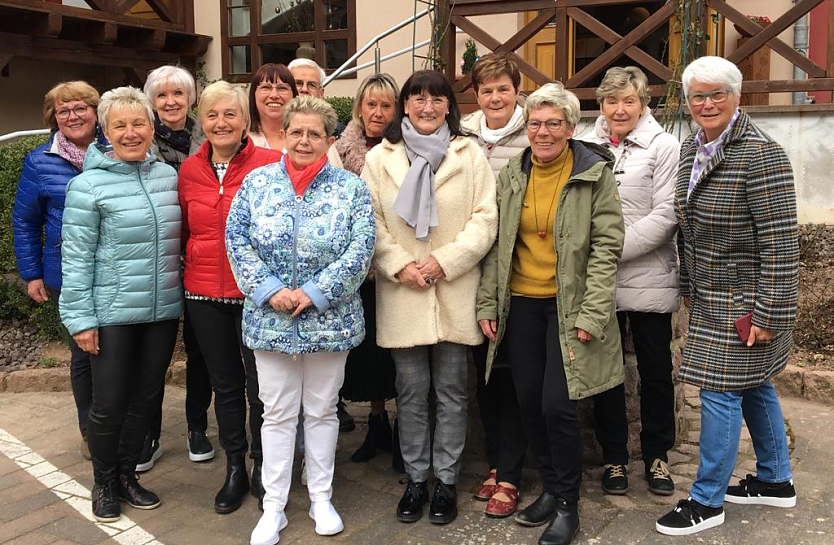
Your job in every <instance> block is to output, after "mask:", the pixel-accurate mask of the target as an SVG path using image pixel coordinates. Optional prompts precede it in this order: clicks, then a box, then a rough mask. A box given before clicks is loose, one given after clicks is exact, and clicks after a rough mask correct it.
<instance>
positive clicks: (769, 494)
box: [724, 473, 796, 507]
mask: <svg viewBox="0 0 834 545" xmlns="http://www.w3.org/2000/svg"><path fill="white" fill-rule="evenodd" d="M724 501H728V502H730V503H740V504H743V505H769V506H771V507H794V506H795V505H796V489H795V488H794V487H793V480H790V481H785V482H783V483H766V482H764V481H760V480H759V479H757V478H756V477H754V476H753V475H750V474H749V473H748V474H747V477H745V478H743V479H741V480H740V481H739V482H738V485H737V486H728V487H727V492H726V493H725V495H724Z"/></svg>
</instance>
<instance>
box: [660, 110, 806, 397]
mask: <svg viewBox="0 0 834 545" xmlns="http://www.w3.org/2000/svg"><path fill="white" fill-rule="evenodd" d="M696 151H697V144H696V143H695V135H694V134H693V135H691V136H690V137H689V138H688V139H687V140H686V141H685V142H684V144H683V146H682V148H681V163H680V170H679V171H678V180H677V187H676V191H675V212H676V215H677V218H678V223H679V224H680V232H679V233H678V246H679V254H680V258H681V295H683V296H690V297H691V298H692V304H691V307H690V318H689V337H688V339H687V342H686V346H685V347H684V352H683V361H682V363H681V368H680V373H679V374H678V379H680V380H681V381H683V382H687V383H689V384H694V385H696V386H698V387H700V388H704V389H707V390H714V391H719V392H725V391H739V390H744V389H747V388H753V387H756V386H759V385H761V384H762V383H764V382H766V381H767V380H769V379H770V378H771V377H773V376H774V375H776V374H777V373H779V372H780V371H782V370H783V369H784V368H785V365H786V363H787V360H788V352H789V350H790V346H791V336H792V332H793V327H794V321H795V319H796V305H797V291H798V278H799V238H798V236H799V235H798V227H797V221H796V197H795V193H794V184H793V171H792V169H791V164H790V162H789V160H788V157H787V155H786V154H785V152H784V150H783V149H782V147H781V146H780V145H779V144H777V143H776V142H774V141H773V140H772V139H771V138H770V137H769V136H767V135H766V134H765V133H764V132H762V131H761V129H759V128H758V127H756V125H754V124H753V122H752V121H751V120H750V117H749V116H748V115H747V114H746V113H744V112H743V111H742V112H741V114H740V115H739V117H738V119H737V120H736V123H735V125H734V126H733V128H732V129H731V131H730V134H729V135H728V138H727V140H726V142H725V143H724V146H723V148H722V149H720V150H719V151H718V152H717V153H716V154H715V156H713V158H712V159H711V161H710V163H709V164H708V165H707V168H706V169H705V170H704V173H703V174H702V175H701V177H700V178H699V179H698V182H697V184H696V185H695V187H694V189H693V190H692V193H691V194H690V195H689V197H688V198H687V189H688V187H689V177H690V174H691V172H692V166H693V162H694V160H695V153H696ZM751 311H752V312H753V324H754V325H756V326H759V327H762V328H764V329H769V330H773V331H774V332H775V333H776V335H775V336H774V337H773V339H772V340H770V341H768V342H757V343H756V344H755V345H754V346H752V347H747V345H746V343H743V342H742V341H741V340H740V339H739V336H738V333H737V332H736V330H735V326H734V321H735V320H736V319H738V318H740V317H742V316H744V315H745V314H747V313H749V312H751Z"/></svg>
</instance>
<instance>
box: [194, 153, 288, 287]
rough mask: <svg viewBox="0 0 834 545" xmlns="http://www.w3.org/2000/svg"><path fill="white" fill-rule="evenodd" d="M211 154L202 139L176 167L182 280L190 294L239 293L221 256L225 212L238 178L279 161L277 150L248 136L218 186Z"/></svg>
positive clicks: (230, 203)
mask: <svg viewBox="0 0 834 545" xmlns="http://www.w3.org/2000/svg"><path fill="white" fill-rule="evenodd" d="M210 159H211V144H210V143H209V142H208V141H206V142H205V143H204V144H203V145H202V146H200V149H199V150H198V151H197V153H196V154H195V155H192V156H191V157H189V158H188V159H186V160H185V161H184V162H183V163H182V166H181V167H180V176H179V196H180V208H181V209H182V227H183V229H182V236H183V241H184V244H185V271H184V272H183V284H184V285H185V289H186V290H187V291H188V292H189V293H193V294H195V295H203V296H205V297H228V298H242V297H243V294H242V293H240V290H239V289H238V288H237V284H236V283H235V277H234V276H233V275H232V269H231V267H230V266H229V259H228V258H227V257H226V239H225V237H226V216H228V215H229V208H230V207H231V205H232V199H233V198H234V196H235V194H236V193H237V190H238V189H239V188H240V184H241V182H243V178H244V177H245V176H246V175H247V174H249V173H250V172H252V171H253V170H255V169H256V168H258V167H262V166H264V165H268V164H269V163H276V162H278V161H280V160H281V152H280V151H272V150H268V149H264V148H259V147H257V146H255V144H254V143H253V142H252V140H251V139H249V138H247V139H246V145H245V146H244V147H243V149H241V150H240V152H238V154H237V155H235V156H234V158H233V159H232V161H231V162H230V163H229V167H228V169H227V170H226V175H225V176H224V177H223V184H222V185H221V184H220V183H219V182H218V181H217V176H216V175H215V174H214V169H213V168H212V167H211V163H210Z"/></svg>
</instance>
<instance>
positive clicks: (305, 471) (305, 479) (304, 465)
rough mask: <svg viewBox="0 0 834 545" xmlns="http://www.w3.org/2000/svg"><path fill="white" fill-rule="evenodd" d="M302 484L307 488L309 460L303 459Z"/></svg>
mask: <svg viewBox="0 0 834 545" xmlns="http://www.w3.org/2000/svg"><path fill="white" fill-rule="evenodd" d="M301 484H303V485H304V486H307V459H306V458H303V457H302V458H301Z"/></svg>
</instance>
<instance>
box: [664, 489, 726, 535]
mask: <svg viewBox="0 0 834 545" xmlns="http://www.w3.org/2000/svg"><path fill="white" fill-rule="evenodd" d="M721 524H724V508H723V507H707V506H706V505H701V504H700V503H698V502H697V501H695V500H693V499H692V498H688V499H685V500H681V501H679V502H678V505H676V506H675V508H674V509H672V510H671V511H669V512H668V513H666V514H665V515H663V516H662V517H661V518H660V519H659V520H658V521H657V523H656V524H655V528H656V529H657V531H658V532H660V533H661V534H665V535H667V536H688V535H691V534H695V533H697V532H700V531H702V530H706V529H708V528H715V527H716V526H720V525H721Z"/></svg>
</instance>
